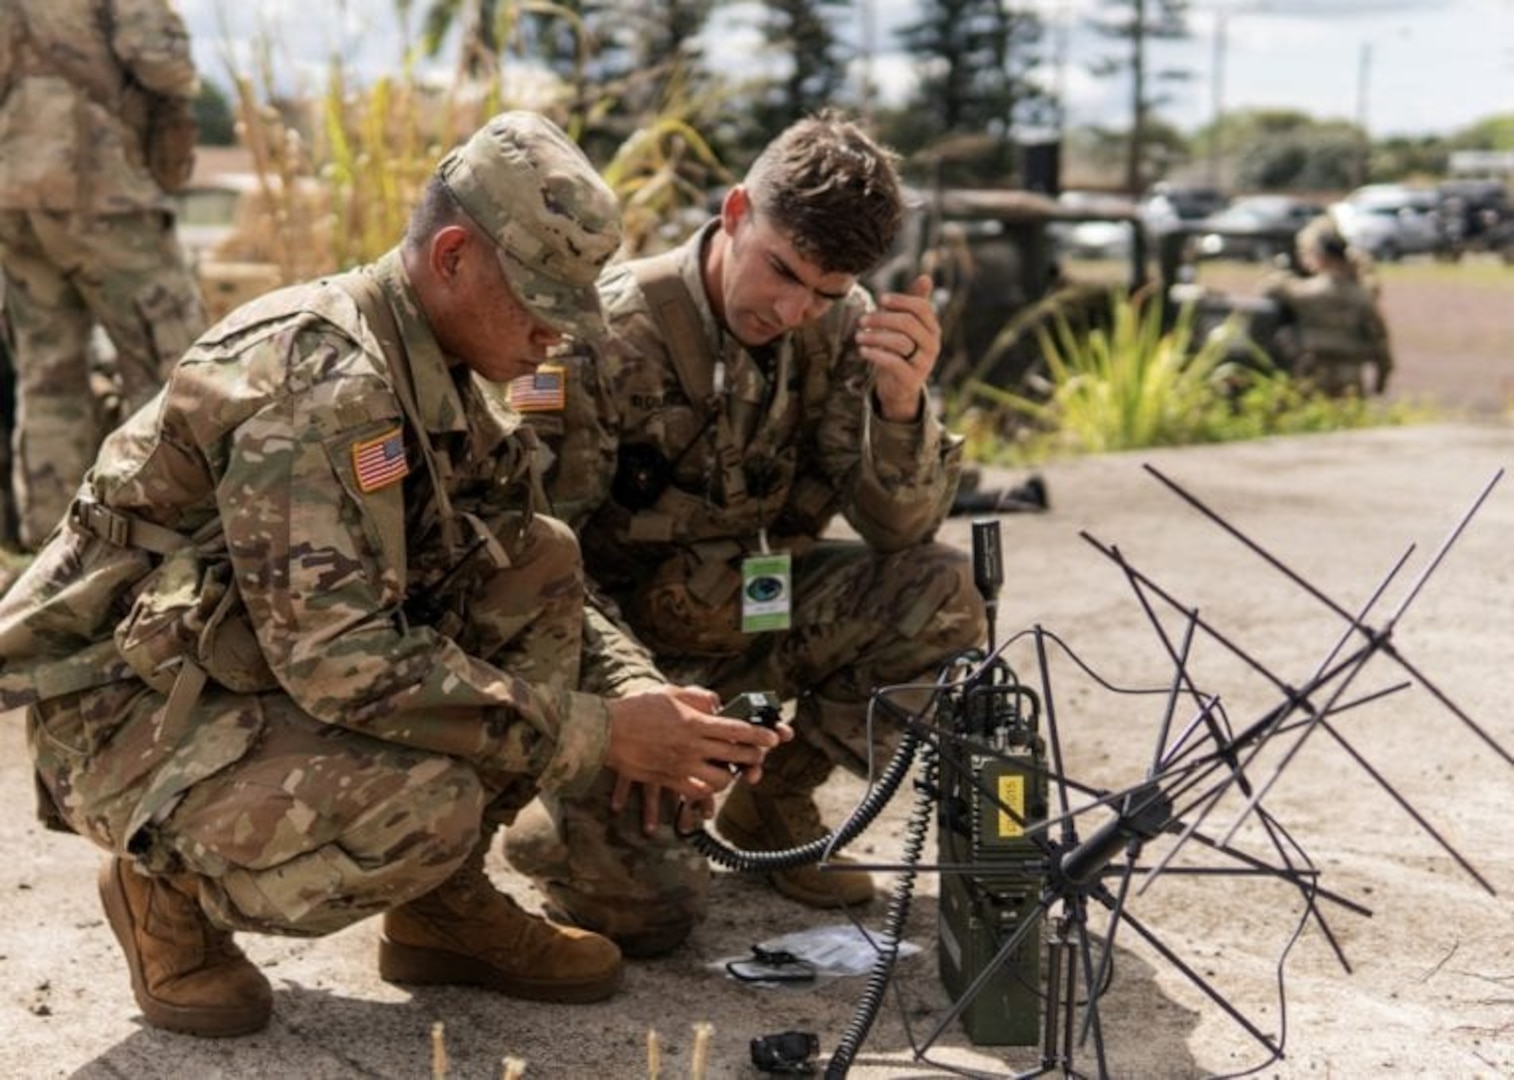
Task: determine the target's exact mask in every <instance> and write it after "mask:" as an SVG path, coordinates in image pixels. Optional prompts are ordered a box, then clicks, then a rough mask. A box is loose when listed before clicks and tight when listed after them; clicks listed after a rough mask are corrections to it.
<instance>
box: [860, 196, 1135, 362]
mask: <svg viewBox="0 0 1514 1080" xmlns="http://www.w3.org/2000/svg"><path fill="white" fill-rule="evenodd" d="M908 203H909V208H910V209H909V214H908V217H907V219H906V222H905V226H904V228H903V229H902V230H901V236H900V241H899V246H898V254H897V255H896V256H895V257H894V258H893V259H891V260H889V261H888V262H887V263H886V264H885V265H884V267H883V268H882V269H881V270H880V271H879V272H878V273H877V274H876V275H874V277H873V279H872V282H871V284H873V285H874V287H876V288H880V289H895V288H898V287H900V286H901V285H902V284H903V283H904V282H905V281H906V280H908V278H909V277H910V276H912V275H913V274H914V273H916V272H917V271H918V270H920V269H924V270H926V271H928V272H929V273H930V274H931V275H932V276H933V277H934V278H935V281H936V285H937V305H938V310H939V311H940V313H941V321H942V331H943V347H942V359H941V362H940V364H939V366H938V368H937V380H938V383H939V385H940V386H941V387H942V388H944V389H947V390H951V389H955V388H957V387H960V386H962V385H964V384H965V383H967V382H969V381H972V380H976V381H979V382H985V383H988V384H990V385H993V386H998V387H1003V388H1006V389H1017V390H1023V389H1026V388H1027V382H1028V380H1032V381H1033V377H1034V375H1035V374H1036V373H1037V372H1038V371H1039V370H1040V369H1041V358H1040V348H1039V343H1038V341H1037V333H1036V331H1037V329H1038V328H1042V327H1046V328H1049V327H1051V326H1052V325H1053V324H1054V323H1055V321H1056V319H1057V318H1058V317H1062V318H1066V319H1067V320H1068V321H1069V323H1070V324H1072V325H1074V326H1082V327H1087V326H1090V325H1095V324H1097V323H1098V322H1099V321H1101V320H1107V318H1108V314H1109V294H1110V291H1111V290H1116V291H1119V292H1122V293H1126V294H1128V293H1131V292H1134V291H1135V290H1137V289H1139V288H1141V287H1143V286H1144V285H1146V284H1147V283H1148V282H1149V280H1150V277H1149V272H1148V263H1149V244H1148V241H1147V238H1146V233H1145V231H1144V230H1143V228H1142V227H1141V219H1140V217H1139V215H1138V214H1137V213H1136V208H1135V206H1134V204H1132V203H1130V202H1128V201H1126V200H1121V199H1109V200H1103V201H1092V202H1083V203H1079V204H1076V205H1069V204H1064V203H1059V202H1058V201H1057V200H1055V199H1052V198H1050V197H1048V196H1046V195H1043V194H1040V193H1037V192H1031V191H1018V190H1000V189H989V188H945V189H940V190H936V191H913V192H911V193H910V195H909V199H908ZM1090 222H1102V223H1108V224H1111V225H1114V226H1117V227H1120V228H1124V229H1128V230H1129V237H1130V238H1129V243H1128V245H1120V250H1121V251H1122V252H1124V258H1122V259H1120V260H1117V261H1116V260H1075V259H1070V258H1068V257H1066V255H1065V254H1064V245H1063V244H1062V243H1060V242H1059V238H1060V237H1062V236H1067V235H1068V234H1069V233H1070V232H1071V231H1072V230H1073V229H1074V228H1075V227H1076V226H1079V225H1082V224H1087V223H1090Z"/></svg>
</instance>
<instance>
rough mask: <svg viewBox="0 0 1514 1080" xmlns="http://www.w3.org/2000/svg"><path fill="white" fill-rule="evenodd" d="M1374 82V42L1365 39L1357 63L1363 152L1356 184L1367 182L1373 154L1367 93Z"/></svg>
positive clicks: (1357, 92)
mask: <svg viewBox="0 0 1514 1080" xmlns="http://www.w3.org/2000/svg"><path fill="white" fill-rule="evenodd" d="M1371 84H1372V42H1370V41H1363V42H1362V50H1361V55H1360V58H1359V59H1358V61H1357V65H1356V127H1357V130H1358V132H1359V134H1360V138H1361V153H1360V154H1358V155H1357V160H1356V184H1357V186H1358V187H1360V186H1361V185H1362V184H1365V183H1366V182H1367V168H1368V164H1369V162H1368V159H1369V158H1370V156H1371V154H1372V136H1371V135H1370V134H1368V130H1367V95H1368V90H1369V88H1370V86H1371Z"/></svg>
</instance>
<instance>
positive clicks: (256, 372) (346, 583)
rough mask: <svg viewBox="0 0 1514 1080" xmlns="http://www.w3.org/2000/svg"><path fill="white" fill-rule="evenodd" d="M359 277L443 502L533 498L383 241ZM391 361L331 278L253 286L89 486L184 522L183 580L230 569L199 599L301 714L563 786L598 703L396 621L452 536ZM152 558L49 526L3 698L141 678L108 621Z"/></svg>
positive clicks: (5, 642) (113, 503) (128, 507)
mask: <svg viewBox="0 0 1514 1080" xmlns="http://www.w3.org/2000/svg"><path fill="white" fill-rule="evenodd" d="M367 272H368V273H371V274H373V275H374V277H375V278H376V280H377V281H378V282H379V284H380V287H381V289H382V290H383V293H384V294H385V295H386V296H387V297H388V300H389V302H390V305H391V307H392V308H393V310H394V314H395V318H396V320H397V323H398V327H399V333H400V336H401V338H402V340H403V344H404V350H405V354H406V356H407V358H408V366H409V368H410V371H409V378H410V379H411V380H413V386H414V393H415V399H416V412H417V414H418V415H419V416H420V417H421V418H422V421H423V423H424V426H425V427H426V428H427V429H428V430H429V432H430V433H431V441H432V443H433V445H434V446H435V447H436V448H437V450H438V457H439V458H441V459H444V460H443V461H442V463H441V468H439V469H438V475H440V476H441V477H443V478H444V480H443V482H444V484H445V489H446V492H447V493H448V496H449V501H450V502H451V505H452V506H453V508H454V509H455V510H456V511H458V512H459V513H462V512H471V513H476V514H477V515H478V516H479V517H480V518H483V519H484V520H491V519H499V518H500V517H501V515H502V514H507V513H509V512H511V511H512V510H513V511H519V510H521V509H522V508H523V507H529V505H530V504H529V502H528V501H527V500H528V499H529V495H528V494H527V493H528V491H529V490H530V489H531V488H532V487H536V486H538V485H537V481H536V479H535V474H534V463H533V461H532V454H533V447H534V438H531V437H529V436H530V433H529V432H526V433H524V434H523V433H522V432H520V431H519V430H518V427H519V423H520V421H519V417H518V416H516V415H514V414H511V413H509V412H508V411H506V410H501V409H500V408H499V407H498V406H497V405H496V404H494V402H493V399H492V397H491V395H489V394H487V393H485V392H484V389H483V388H482V387H481V386H480V385H479V383H478V382H477V381H476V380H475V379H473V378H472V377H471V376H467V375H466V374H460V372H461V371H462V369H460V368H455V367H451V366H449V365H448V363H447V361H446V359H445V357H444V356H443V354H442V352H441V349H440V347H439V345H438V344H437V342H436V339H435V337H434V336H433V335H432V333H431V331H430V329H429V328H428V327H427V325H426V323H425V322H424V320H423V318H422V317H421V315H420V312H419V309H418V306H417V303H416V300H415V297H414V293H413V292H412V290H411V289H410V286H409V283H408V280H407V278H406V277H405V273H404V269H403V267H402V264H401V262H400V260H399V257H398V254H397V252H391V253H390V254H389V255H388V256H386V257H385V258H384V259H383V260H381V261H380V262H379V263H377V264H376V265H375V266H374V267H372V268H370V270H368V271H367ZM402 377H404V376H403V375H399V374H398V373H395V372H393V371H391V370H390V368H389V363H388V361H387V360H386V358H385V355H384V353H383V351H382V350H381V349H380V347H379V345H378V343H377V340H376V339H375V338H374V336H373V333H372V331H371V330H370V329H369V328H368V327H367V325H366V323H365V322H364V321H363V320H362V319H361V318H360V316H359V312H358V310H357V307H356V305H355V303H354V300H353V298H352V296H351V295H349V293H348V292H347V291H346V290H344V289H343V288H341V287H339V286H337V285H335V284H333V283H331V282H318V283H313V284H309V285H301V286H295V287H292V288H289V289H284V290H281V291H278V292H275V293H271V294H269V295H267V296H265V297H263V298H261V299H258V300H255V301H253V302H252V303H250V304H248V305H246V306H244V307H242V308H240V309H238V310H237V311H235V312H233V313H232V314H231V315H230V316H228V317H227V318H226V319H225V320H223V321H222V322H220V323H219V324H217V325H216V326H214V327H212V328H211V329H210V330H209V331H207V332H206V333H205V334H204V335H203V336H202V337H201V338H200V340H199V341H198V342H197V343H196V344H195V346H194V347H193V348H191V349H190V351H189V352H188V353H187V354H186V355H185V356H184V358H183V359H182V360H181V361H180V363H179V364H178V365H177V366H176V367H175V369H174V371H173V373H172V375H171V376H170V378H169V381H168V384H167V385H166V386H165V388H164V389H163V391H162V392H161V394H160V395H159V396H158V397H157V398H156V399H154V400H153V401H152V402H150V403H149V404H148V405H147V406H145V407H144V408H143V409H142V410H140V411H139V412H137V413H136V414H135V415H134V416H133V417H132V418H131V419H129V420H128V421H127V422H126V423H125V424H124V425H123V426H122V427H120V428H118V429H117V430H116V431H115V432H114V433H113V434H112V435H111V436H110V437H109V439H108V440H107V442H106V444H105V446H104V448H103V449H102V450H101V453H100V455H99V458H98V460H97V463H96V466H95V468H94V469H93V470H92V471H91V473H90V475H89V477H88V478H87V480H86V488H87V489H89V490H90V491H91V493H92V495H93V498H94V499H95V500H97V501H98V502H99V503H101V504H103V505H104V506H105V507H107V508H110V509H111V510H114V511H118V512H119V513H121V514H123V515H128V516H129V517H131V518H134V519H137V520H140V521H145V522H148V523H150V525H149V526H148V527H149V528H161V529H163V530H171V532H172V533H177V534H180V535H185V536H192V537H194V538H195V539H196V542H197V544H196V550H198V551H200V552H202V553H204V558H205V563H204V565H203V566H202V567H201V569H200V570H198V571H197V572H196V575H195V577H196V580H195V581H194V582H193V584H194V586H195V587H197V588H200V589H201V590H202V591H203V590H204V589H205V588H207V587H208V583H209V582H210V581H211V580H212V579H213V578H215V576H216V575H217V573H223V574H224V575H226V576H229V577H230V579H231V582H232V583H233V584H234V587H235V594H236V595H235V596H234V597H233V598H232V601H229V602H228V603H227V606H225V607H224V608H223V607H219V606H218V608H217V611H218V613H220V614H218V615H217V616H216V618H220V617H222V616H223V615H224V616H225V618H228V619H231V620H238V619H241V620H245V621H246V623H247V624H248V626H249V627H250V633H251V635H253V636H254V637H255V641H256V645H255V647H254V651H255V652H258V653H260V654H261V660H262V661H263V662H266V666H267V669H268V672H269V674H270V675H271V677H272V679H273V680H276V685H277V686H279V687H281V688H282V690H283V691H284V692H287V693H288V694H289V695H290V697H291V698H292V699H293V700H294V701H295V703H296V704H298V705H299V706H300V707H301V708H302V709H303V710H304V711H305V712H307V713H308V714H309V715H311V716H313V717H315V718H316V719H318V720H321V721H324V722H327V723H331V724H335V725H340V726H342V727H346V728H350V729H352V730H355V731H360V732H363V733H365V734H367V735H371V736H374V737H377V738H380V739H385V740H389V741H392V742H397V743H402V744H405V745H407V746H413V747H418V748H421V749H425V750H430V751H436V752H440V753H445V754H450V755H453V756H456V757H459V758H462V759H465V760H470V761H473V762H476V763H478V764H479V765H480V767H483V768H487V769H489V770H491V771H495V772H502V773H509V774H515V775H523V776H529V777H533V778H535V779H536V781H537V783H538V784H539V785H540V786H542V787H547V788H553V789H562V790H573V789H576V788H577V787H578V786H580V785H582V784H587V783H588V782H589V781H590V780H592V778H593V776H594V774H595V773H596V772H597V771H598V769H599V768H600V767H601V766H602V764H603V760H604V752H605V748H606V744H607V738H608V718H607V711H606V708H605V706H604V703H603V702H602V701H600V700H599V699H598V698H596V697H591V696H588V695H585V694H581V693H579V692H577V691H576V690H572V689H565V688H555V689H554V688H549V687H546V686H539V685H531V684H528V683H526V682H524V681H522V680H521V679H518V678H514V677H512V676H511V674H510V673H509V672H507V671H502V670H499V669H496V668H494V667H492V666H490V665H489V664H487V663H484V662H483V661H481V660H479V659H478V658H476V657H474V656H470V655H468V654H467V653H465V652H464V651H463V650H462V649H461V648H460V647H459V646H458V644H457V643H456V642H455V641H454V640H452V639H451V638H450V637H448V636H446V635H445V634H443V633H441V632H439V631H437V630H435V629H433V628H432V627H431V626H430V625H426V624H423V623H421V622H419V621H417V620H415V619H413V618H410V617H407V614H406V607H405V605H406V602H407V600H410V599H412V598H413V597H414V596H415V594H416V592H417V590H418V589H420V588H423V587H425V586H427V585H429V584H433V583H435V582H436V581H437V580H438V579H439V578H440V577H442V575H444V574H445V573H446V572H447V570H448V569H449V568H450V567H452V566H454V565H456V562H457V560H458V558H459V552H458V551H456V550H452V549H449V546H448V543H447V541H446V540H445V538H444V536H443V535H442V534H443V531H444V530H443V527H442V525H441V523H440V522H439V521H438V520H436V519H435V513H434V510H433V509H432V507H433V506H434V503H435V498H434V494H433V493H434V487H433V485H432V472H431V470H430V469H429V468H428V467H427V466H426V464H425V462H424V461H423V460H421V458H420V456H419V455H418V453H417V450H416V439H415V433H414V431H413V430H411V427H410V425H409V424H408V423H407V422H406V420H405V418H404V412H403V409H402V405H401V401H400V399H399V396H398V393H397V390H396V379H397V378H402ZM175 558H176V556H174V555H170V556H169V560H166V561H165V562H164V564H163V566H164V567H166V566H167V565H169V563H170V562H172V561H173V560H174V559H175ZM154 559H155V557H153V556H150V555H148V554H147V553H146V552H144V551H143V550H141V549H139V548H137V547H133V546H116V545H113V544H111V543H108V542H106V541H104V540H99V539H95V538H93V537H91V536H89V535H86V534H85V533H83V532H81V531H79V530H77V529H73V528H64V529H63V530H61V531H60V532H59V533H57V534H55V536H54V537H53V538H52V540H51V541H50V542H49V543H48V545H47V546H46V547H45V548H44V549H43V551H42V552H41V554H39V555H38V557H37V559H36V560H35V561H34V562H33V564H32V565H31V567H30V568H28V570H27V572H26V573H25V574H24V575H23V577H22V578H21V579H20V580H19V581H18V582H17V583H16V584H15V586H14V587H13V588H12V589H11V590H10V591H9V593H8V594H7V595H5V596H4V598H3V599H0V658H3V663H0V704H3V705H4V706H6V707H12V706H15V705H22V704H26V703H28V702H29V701H30V700H34V699H35V698H36V697H37V696H38V695H39V694H40V695H41V696H47V695H48V694H49V692H50V691H52V692H57V691H59V690H62V689H66V688H70V687H72V688H75V689H77V688H79V687H80V686H81V685H89V684H91V683H93V684H95V685H99V684H103V683H104V682H106V681H107V680H111V679H127V678H133V677H135V676H133V674H132V671H131V670H130V669H129V668H127V667H126V666H125V665H124V663H123V662H122V660H121V656H120V654H119V653H118V651H117V648H116V641H115V640H114V638H115V635H116V634H117V631H118V627H119V626H120V624H121V623H122V620H123V619H124V618H125V617H126V614H127V611H128V608H129V607H130V605H131V603H132V601H133V599H134V593H135V592H136V591H137V590H138V589H139V588H140V587H141V585H140V582H141V580H142V578H143V575H144V573H145V572H146V571H147V570H148V569H150V568H151V566H152V565H153V564H154ZM228 612H229V614H227V613H228ZM209 621H214V620H207V622H209ZM243 666H244V668H245V669H246V672H247V673H248V674H247V675H246V676H245V677H248V678H249V679H250V680H251V682H252V683H253V686H251V687H233V688H234V689H249V688H254V689H261V688H268V687H259V686H257V682H258V679H257V670H258V664H257V663H252V664H248V665H243ZM233 681H235V680H233ZM171 749H172V748H162V750H163V753H164V754H165V755H166V754H167V753H168V752H170V750H171Z"/></svg>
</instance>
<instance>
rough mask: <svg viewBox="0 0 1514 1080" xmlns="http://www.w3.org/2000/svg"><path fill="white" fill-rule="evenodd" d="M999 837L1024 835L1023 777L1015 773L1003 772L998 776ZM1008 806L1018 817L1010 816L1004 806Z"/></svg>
mask: <svg viewBox="0 0 1514 1080" xmlns="http://www.w3.org/2000/svg"><path fill="white" fill-rule="evenodd" d="M999 806H1000V810H999V837H1000V839H1004V838H1006V837H1014V836H1024V835H1025V825H1024V821H1025V777H1023V776H1020V775H1019V774H1017V773H1004V774H1001V775H1000V777H999ZM1006 806H1007V807H1009V809H1010V810H1013V811H1014V812H1015V814H1016V815H1018V817H1013V816H1011V815H1010V814H1009V813H1008V811H1006V810H1004V809H1003V808H1004V807H1006Z"/></svg>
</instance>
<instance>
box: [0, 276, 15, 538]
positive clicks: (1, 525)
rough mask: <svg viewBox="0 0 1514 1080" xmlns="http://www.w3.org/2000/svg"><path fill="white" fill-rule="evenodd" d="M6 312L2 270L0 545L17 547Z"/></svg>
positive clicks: (12, 386) (11, 380)
mask: <svg viewBox="0 0 1514 1080" xmlns="http://www.w3.org/2000/svg"><path fill="white" fill-rule="evenodd" d="M15 356H16V353H15V344H14V342H13V341H12V340H11V329H10V320H9V318H8V317H7V316H6V314H5V275H4V274H3V273H0V544H4V545H5V546H6V547H12V548H13V547H15V546H16V545H17V543H18V542H19V539H20V537H19V535H18V533H17V531H16V493H15V490H14V488H13V487H12V485H11V471H12V469H11V437H12V436H13V435H14V434H15V431H16V361H15Z"/></svg>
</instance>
